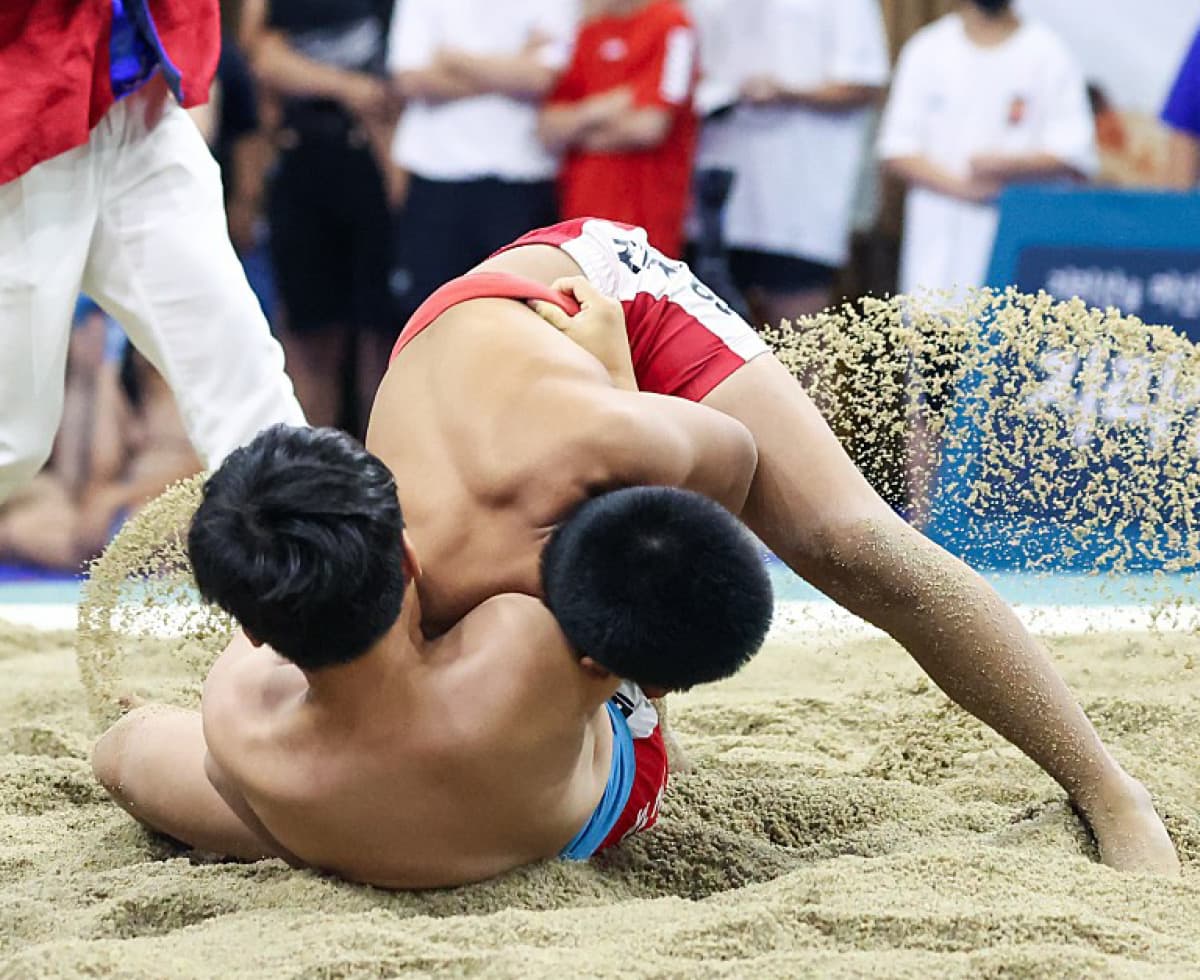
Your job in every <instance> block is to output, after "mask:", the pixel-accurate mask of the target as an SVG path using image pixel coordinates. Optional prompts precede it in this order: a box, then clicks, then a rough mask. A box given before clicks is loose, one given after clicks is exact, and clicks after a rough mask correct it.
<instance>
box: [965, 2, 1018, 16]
mask: <svg viewBox="0 0 1200 980" xmlns="http://www.w3.org/2000/svg"><path fill="white" fill-rule="evenodd" d="M971 2H972V3H973V4H975V6H976V7H978V8H979V9H980V10H982V11H983V12H984V13H985V14H987V15H988V16H989V17H995V16H996V15H997V14H1002V13H1004V12H1005V11H1006V10H1008V8H1009V7H1011V6H1012V0H971Z"/></svg>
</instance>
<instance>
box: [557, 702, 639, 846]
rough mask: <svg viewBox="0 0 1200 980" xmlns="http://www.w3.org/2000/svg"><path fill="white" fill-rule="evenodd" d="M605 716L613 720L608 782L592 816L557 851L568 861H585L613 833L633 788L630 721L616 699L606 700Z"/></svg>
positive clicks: (635, 766) (635, 762)
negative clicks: (567, 842) (564, 845)
mask: <svg viewBox="0 0 1200 980" xmlns="http://www.w3.org/2000/svg"><path fill="white" fill-rule="evenodd" d="M605 707H606V708H607V709H608V720H609V722H610V723H611V724H612V733H613V747H612V765H611V766H610V767H609V770H608V783H607V785H606V786H605V787H604V795H603V796H602V797H600V802H599V803H598V804H597V805H596V809H595V810H594V811H593V812H592V816H591V819H589V820H588V822H587V823H586V824H584V826H583V829H582V830H581V831H579V833H577V834H576V835H575V836H574V838H572V840H571V843H569V844H568V845H567V846H566V847H564V848H563V849H562V850H561V851H560V852H559V857H564V858H566V859H567V860H568V861H586V860H587V859H588V858H590V857H591V856H592V855H593V854H595V853H596V850H597V848H599V847H600V845H601V844H603V843H604V841H605V840H606V839H607V838H608V835H609V834H611V833H612V829H613V827H615V826H616V825H617V821H618V820H619V819H620V818H621V814H622V813H624V812H625V807H626V805H627V804H628V803H629V794H630V793H632V792H633V777H634V774H635V773H636V772H637V759H636V757H635V756H634V752H633V733H632V732H630V731H629V722H627V721H626V720H625V715H623V714H622V713H621V709H620V707H618V705H617V704H616V702H615V701H609V702H608V703H607V704H605Z"/></svg>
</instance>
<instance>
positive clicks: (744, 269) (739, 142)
mask: <svg viewBox="0 0 1200 980" xmlns="http://www.w3.org/2000/svg"><path fill="white" fill-rule="evenodd" d="M692 9H693V10H694V12H695V15H696V21H697V26H698V27H699V29H700V35H701V61H702V63H703V66H704V83H703V85H702V86H701V93H702V96H701V98H700V100H699V101H700V102H701V103H702V108H703V109H704V110H705V111H707V112H712V111H714V110H716V112H715V115H714V116H712V117H711V118H710V119H709V120H708V122H706V123H705V125H704V129H703V131H702V133H701V138H700V152H699V166H700V167H701V168H705V169H707V168H720V169H726V170H731V171H733V173H734V175H735V178H734V183H733V191H732V194H731V196H730V200H729V203H728V205H727V206H726V210H725V222H724V228H725V241H726V242H727V244H728V245H729V248H730V268H731V270H732V273H733V277H734V279H735V281H736V282H737V285H738V287H739V288H740V290H741V291H742V292H743V293H744V294H745V295H746V296H747V298H748V299H749V300H750V301H751V304H752V307H753V310H754V315H755V318H756V320H758V321H759V322H764V321H765V322H768V323H771V324H778V322H779V321H780V320H782V319H784V318H787V317H794V316H800V315H804V314H806V313H815V312H817V311H819V310H821V309H823V308H824V307H825V306H827V305H828V304H829V301H830V288H831V286H832V284H833V280H834V276H835V275H836V273H837V272H838V270H839V269H840V268H841V266H843V265H844V264H845V262H846V260H847V257H848V252H849V238H850V225H851V217H852V212H853V208H854V201H855V194H856V192H857V190H858V182H859V177H860V174H861V172H862V164H863V158H864V156H865V152H866V149H867V146H866V143H867V129H868V127H869V126H870V122H871V117H870V113H869V110H868V107H869V106H870V105H871V104H872V103H874V102H875V101H876V100H877V99H878V97H879V96H880V94H881V93H882V91H883V85H884V84H885V83H886V81H887V76H888V67H889V65H888V52H887V38H886V36H885V33H884V27H883V20H882V17H881V16H880V11H879V4H878V2H877V0H697V2H696V3H694V4H693V5H692ZM727 108H728V111H725V110H726V109H727Z"/></svg>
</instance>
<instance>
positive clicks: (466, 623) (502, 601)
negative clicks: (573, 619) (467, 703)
mask: <svg viewBox="0 0 1200 980" xmlns="http://www.w3.org/2000/svg"><path fill="white" fill-rule="evenodd" d="M457 628H458V629H459V630H461V631H462V632H463V635H464V637H472V638H477V639H480V640H484V642H486V645H487V647H488V649H490V650H493V651H495V652H497V653H514V652H516V651H527V650H531V649H534V650H537V651H538V652H537V653H536V654H535V657H536V659H538V660H542V661H547V660H551V659H554V660H557V659H560V657H561V655H562V654H564V653H567V654H569V653H570V649H571V648H570V645H569V644H568V643H567V639H566V637H565V636H563V633H562V630H561V629H559V626H558V621H557V620H556V619H555V618H554V614H553V613H551V612H550V610H549V609H547V608H546V606H545V604H544V603H543V602H542V601H541V599H537V598H534V597H533V596H529V595H524V594H522V593H518V592H509V593H504V594H503V595H498V596H494V597H493V598H491V599H488V600H487V601H486V602H483V603H480V604H479V605H478V606H476V607H475V609H473V610H472V611H471V612H470V613H468V614H467V615H466V616H465V617H463V619H462V621H461V622H460V623H459V625H458V627H457ZM485 638H486V639H485Z"/></svg>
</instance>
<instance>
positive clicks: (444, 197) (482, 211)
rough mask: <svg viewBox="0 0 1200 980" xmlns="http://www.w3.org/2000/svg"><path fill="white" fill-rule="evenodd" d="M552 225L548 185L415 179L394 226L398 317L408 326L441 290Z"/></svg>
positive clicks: (554, 208) (552, 197)
mask: <svg viewBox="0 0 1200 980" xmlns="http://www.w3.org/2000/svg"><path fill="white" fill-rule="evenodd" d="M557 220H558V206H557V203H556V199H555V190H554V182H553V181H549V180H547V181H507V180H498V179H496V178H491V177H489V178H483V179H480V180H464V181H442V180H427V179H425V178H424V177H418V176H416V175H415V174H414V175H413V177H412V180H411V182H410V184H409V187H408V200H407V201H406V202H405V205H404V210H403V211H402V213H401V214H400V215H399V216H398V217H397V219H396V226H395V248H396V253H395V254H396V264H395V268H394V269H393V270H392V295H393V297H394V300H395V304H396V305H395V310H396V313H397V315H398V316H399V317H400V318H401V319H402V320H407V319H408V317H409V316H411V315H412V314H413V312H415V311H416V309H417V307H418V306H420V305H421V303H422V302H424V301H425V300H426V299H427V298H428V297H429V295H430V294H431V293H432V292H433V291H434V290H435V289H437V288H438V287H439V286H441V285H442V284H444V283H446V282H448V281H449V280H451V279H454V278H455V277H457V276H461V275H462V274H463V273H465V272H467V271H469V270H470V269H471V268H472V267H474V266H476V265H478V264H479V263H480V262H482V261H483V260H484V259H486V258H487V257H488V256H489V255H491V254H492V253H493V252H495V251H496V250H497V249H499V248H503V247H504V246H505V245H507V244H509V243H510V242H512V241H514V240H515V239H517V238H520V237H521V236H522V235H524V234H525V233H526V232H527V231H529V230H530V229H531V228H541V227H543V226H545V225H552V224H554V223H555V222H556V221H557Z"/></svg>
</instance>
